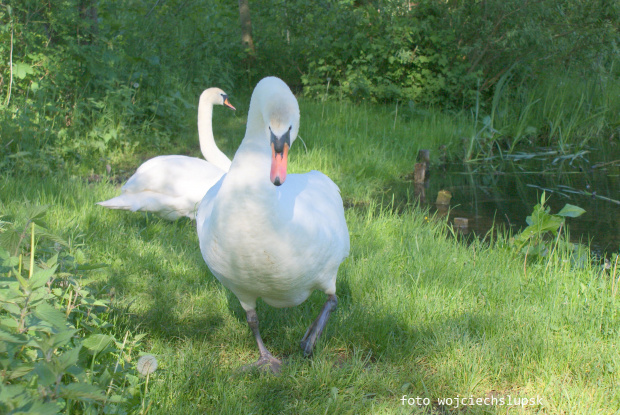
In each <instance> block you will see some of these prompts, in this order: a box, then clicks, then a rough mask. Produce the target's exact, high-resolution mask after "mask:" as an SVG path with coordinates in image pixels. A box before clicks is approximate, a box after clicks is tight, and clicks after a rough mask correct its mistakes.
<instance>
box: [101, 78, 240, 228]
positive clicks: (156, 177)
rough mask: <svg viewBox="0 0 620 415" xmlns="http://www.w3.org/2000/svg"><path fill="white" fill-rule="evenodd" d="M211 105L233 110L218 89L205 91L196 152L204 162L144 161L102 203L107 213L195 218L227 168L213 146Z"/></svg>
mask: <svg viewBox="0 0 620 415" xmlns="http://www.w3.org/2000/svg"><path fill="white" fill-rule="evenodd" d="M214 105H225V106H227V107H229V108H231V109H233V110H234V109H235V107H233V106H232V105H231V104H230V102H228V96H227V95H226V93H225V92H224V91H222V90H221V89H219V88H209V89H206V90H205V91H204V92H203V93H202V94H201V95H200V101H199V103H198V137H199V140H200V150H201V151H202V154H203V156H204V157H205V159H207V161H205V160H202V159H199V158H196V157H188V156H176V155H175V156H158V157H154V158H152V159H150V160H147V161H145V162H144V163H143V164H142V165H141V166H140V167H138V170H136V172H135V173H134V174H133V176H131V177H130V178H129V180H127V183H125V185H124V186H123V187H122V188H121V195H120V196H117V197H114V198H112V199H110V200H106V201H104V202H99V203H98V204H99V205H101V206H105V207H107V208H110V209H125V210H131V211H133V212H135V211H137V210H141V211H146V212H154V213H157V214H158V215H160V216H162V217H164V218H165V219H169V220H176V219H178V218H179V217H181V216H187V217H189V218H191V219H194V218H195V212H196V208H197V205H198V203H199V202H200V201H201V200H202V198H203V197H204V195H205V193H207V190H209V188H210V187H211V186H213V185H214V184H215V183H216V182H217V181H218V180H219V179H220V177H222V175H223V174H224V173H226V172H227V171H228V169H229V168H230V159H229V158H228V157H226V155H225V154H224V153H222V151H220V149H219V148H218V147H217V145H216V144H215V139H214V138H213V129H212V126H211V120H212V116H213V106H214Z"/></svg>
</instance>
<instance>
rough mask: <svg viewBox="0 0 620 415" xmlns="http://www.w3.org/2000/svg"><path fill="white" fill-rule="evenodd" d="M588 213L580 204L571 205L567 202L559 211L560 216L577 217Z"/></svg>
mask: <svg viewBox="0 0 620 415" xmlns="http://www.w3.org/2000/svg"><path fill="white" fill-rule="evenodd" d="M584 213H586V211H585V209H582V208H580V207H579V206H575V205H571V204H569V203H567V204H566V205H565V206H564V207H563V208H562V210H560V211H559V212H558V215H559V216H563V217H569V218H576V217H579V216H581V215H583V214H584Z"/></svg>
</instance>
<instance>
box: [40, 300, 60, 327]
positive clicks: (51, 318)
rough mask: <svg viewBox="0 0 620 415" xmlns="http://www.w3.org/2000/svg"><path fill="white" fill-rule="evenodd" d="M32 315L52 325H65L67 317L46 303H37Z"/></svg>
mask: <svg viewBox="0 0 620 415" xmlns="http://www.w3.org/2000/svg"><path fill="white" fill-rule="evenodd" d="M34 315H35V316H37V317H38V318H40V319H41V320H43V321H45V322H47V323H49V324H51V325H52V326H53V327H56V328H65V327H67V319H66V317H65V315H64V314H63V313H61V312H60V311H59V310H57V309H55V308H54V307H53V306H51V305H49V304H48V303H42V304H39V305H38V306H37V307H36V308H35V310H34Z"/></svg>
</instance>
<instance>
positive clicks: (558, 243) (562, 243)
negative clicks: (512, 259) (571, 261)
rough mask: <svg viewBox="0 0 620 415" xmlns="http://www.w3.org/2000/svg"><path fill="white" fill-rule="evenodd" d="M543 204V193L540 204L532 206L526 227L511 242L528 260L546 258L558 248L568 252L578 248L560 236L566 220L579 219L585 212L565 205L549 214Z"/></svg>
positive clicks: (544, 200)
mask: <svg viewBox="0 0 620 415" xmlns="http://www.w3.org/2000/svg"><path fill="white" fill-rule="evenodd" d="M545 202H546V194H545V192H543V194H542V196H541V197H540V203H539V204H537V205H536V206H534V210H533V211H532V214H531V215H530V216H528V217H527V218H526V221H527V225H528V226H527V227H526V228H525V229H523V230H522V231H521V232H520V233H519V234H518V235H516V236H515V237H514V239H513V240H512V243H513V246H514V248H515V249H517V251H518V252H521V253H523V254H525V255H526V256H528V257H530V258H548V257H550V256H551V255H552V253H553V252H554V251H556V250H557V249H558V247H560V248H564V249H565V250H568V251H570V252H573V251H575V250H576V249H577V248H578V247H577V246H576V245H575V244H572V243H570V242H568V241H567V240H564V239H563V238H560V236H561V233H562V229H563V228H564V224H565V220H566V218H576V217H579V216H581V215H583V214H584V213H585V210H583V209H582V208H580V207H579V206H575V205H571V204H569V203H567V204H566V205H565V206H564V207H563V208H562V209H561V210H560V211H559V212H558V213H556V214H551V213H549V212H550V209H549V207H546V206H545Z"/></svg>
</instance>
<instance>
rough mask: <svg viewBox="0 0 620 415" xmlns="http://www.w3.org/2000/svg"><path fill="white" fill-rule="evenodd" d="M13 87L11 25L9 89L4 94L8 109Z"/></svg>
mask: <svg viewBox="0 0 620 415" xmlns="http://www.w3.org/2000/svg"><path fill="white" fill-rule="evenodd" d="M12 86H13V25H12V24H11V51H10V52H9V89H8V91H7V94H6V103H5V105H6V106H7V107H8V106H9V102H11V87H12Z"/></svg>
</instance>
